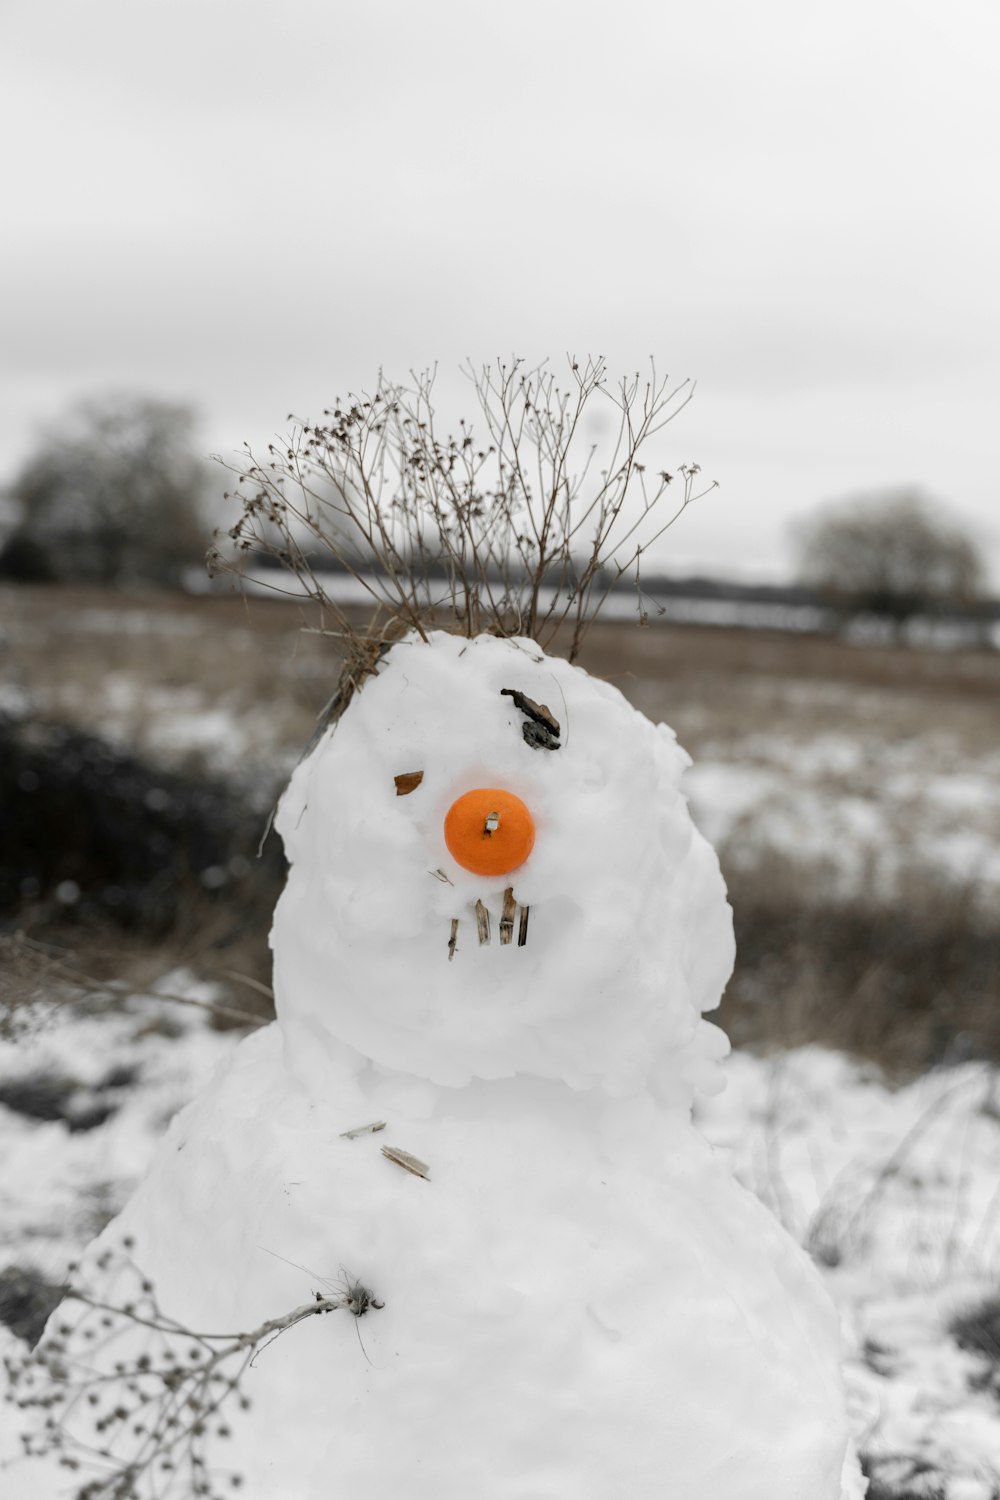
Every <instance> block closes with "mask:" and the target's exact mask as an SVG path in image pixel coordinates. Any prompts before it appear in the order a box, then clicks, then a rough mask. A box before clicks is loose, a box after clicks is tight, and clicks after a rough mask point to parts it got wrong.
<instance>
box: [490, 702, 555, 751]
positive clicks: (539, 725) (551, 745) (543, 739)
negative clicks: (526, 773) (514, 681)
mask: <svg viewBox="0 0 1000 1500" xmlns="http://www.w3.org/2000/svg"><path fill="white" fill-rule="evenodd" d="M500 696H501V697H502V698H513V700H514V706H515V707H516V708H519V709H520V710H521V712H522V713H523V714H524V715H525V716H526V718H527V721H528V722H527V723H526V724H525V725H524V726H523V730H522V733H523V734H524V738H525V742H526V743H527V744H529V745H530V746H531V748H532V749H533V750H558V749H559V735H560V732H561V731H560V728H559V720H558V719H557V718H556V716H555V714H554V713H553V712H552V710H551V708H549V706H548V704H547V703H536V702H535V700H534V698H529V697H528V695H527V693H521V692H519V691H518V690H517V688H501V689H500Z"/></svg>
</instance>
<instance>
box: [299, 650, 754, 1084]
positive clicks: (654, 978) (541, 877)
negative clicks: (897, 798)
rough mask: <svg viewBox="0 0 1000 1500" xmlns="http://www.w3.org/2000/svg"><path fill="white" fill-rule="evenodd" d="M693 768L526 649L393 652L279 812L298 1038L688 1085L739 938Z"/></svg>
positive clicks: (460, 1075) (375, 1054)
mask: <svg viewBox="0 0 1000 1500" xmlns="http://www.w3.org/2000/svg"><path fill="white" fill-rule="evenodd" d="M687 763H688V761H687V757H686V756H685V754H684V752H683V751H681V750H680V749H679V747H678V746H677V744H676V742H675V740H674V738H673V736H672V735H671V734H670V732H669V731H667V730H665V729H663V728H662V726H661V727H660V728H655V727H654V726H653V725H652V724H651V723H650V722H649V721H648V720H647V719H645V718H644V717H643V716H642V715H640V714H638V713H637V712H636V711H635V710H634V709H632V708H631V707H630V706H629V704H628V703H627V702H626V701H625V699H624V698H622V696H621V694H620V693H618V692H617V691H616V690H615V689H614V688H611V687H609V686H608V685H607V684H606V683H602V682H598V681H596V680H594V679H593V678H590V677H589V676H587V674H586V673H584V672H583V671H581V670H580V669H578V668H574V667H570V666H569V665H568V664H567V663H565V662H563V661H560V660H556V659H552V658H549V657H546V656H544V655H543V653H542V652H541V651H540V650H539V649H538V647H536V646H535V645H534V644H533V643H531V642H529V641H526V640H498V639H495V638H493V637H485V636H484V637H479V638H477V639H475V640H471V641H470V640H466V639H463V638H460V637H456V636H449V635H443V634H435V635H434V636H432V638H431V640H430V642H429V643H427V642H418V641H413V640H408V641H405V642H402V643H400V644H399V645H397V646H394V647H393V649H392V651H391V652H390V653H389V656H388V658H387V660H386V662H385V663H384V664H383V665H382V667H381V668H380V671H379V674H378V676H377V677H375V678H373V679H370V680H369V681H368V682H367V683H366V684H365V686H364V688H363V689H362V691H361V692H360V693H359V694H358V695H357V696H356V697H355V699H354V701H353V702H352V703H351V705H350V707H349V709H348V710H347V712H346V713H345V715H344V717H343V719H342V720H341V721H340V723H339V724H337V725H336V726H335V727H334V728H332V729H331V730H330V731H329V732H328V733H327V735H326V736H325V737H324V738H323V740H322V741H321V742H320V743H319V745H318V746H317V748H316V749H315V751H314V752H313V753H312V755H311V756H310V757H309V759H308V760H307V761H306V762H304V763H303V765H302V766H300V767H299V769H298V770H297V772H296V773H295V776H294V777H293V780H292V783H291V786H290V787H289V790H288V792H287V793H286V795H285V797H284V798H283V800H282V805H281V809H280V813H279V818H278V828H279V831H280V832H281V835H282V837H283V839H284V840H285V845H286V849H287V851H288V854H289V858H290V860H291V862H292V870H291V873H290V876H289V881H288V886H287V889H286V891H285V893H284V895H283V896H282V899H281V901H280V903H279V906H278V911H277V913H276V918H275V926H274V933H273V937H272V942H273V946H274V954H275V988H276V994H277V1000H278V1013H279V1019H280V1021H281V1024H282V1026H283V1028H284V1029H285V1031H286V1034H287V1036H288V1039H289V1044H290V1045H291V1046H292V1047H293V1048H294V1046H295V1044H296V1037H297V1036H298V1037H299V1038H300V1040H301V1042H302V1044H303V1045H308V1046H316V1045H317V1044H321V1043H322V1039H323V1038H324V1037H329V1038H333V1039H338V1040H340V1041H346V1042H347V1043H349V1044H350V1045H351V1046H353V1047H355V1048H356V1049H357V1050H358V1051H359V1052H361V1053H362V1054H363V1055H365V1056H367V1057H370V1058H372V1059H373V1060H375V1061H376V1062H379V1063H382V1064H384V1065H387V1066H389V1067H392V1068H396V1069H400V1070H404V1071H408V1072H412V1073H415V1074H418V1075H420V1076H424V1077H428V1078H431V1079H433V1080H434V1081H435V1082H438V1083H445V1084H461V1083H464V1082H465V1081H467V1079H469V1078H470V1077H473V1076H479V1077H485V1078H492V1077H504V1076H508V1075H510V1074H513V1073H519V1072H524V1073H533V1074H538V1075H541V1076H545V1077H559V1078H564V1079H565V1080H566V1081H568V1082H570V1083H571V1084H573V1085H574V1086H575V1087H586V1086H591V1085H595V1084H605V1085H607V1086H609V1087H612V1088H614V1089H615V1090H616V1091H625V1090H628V1089H631V1088H633V1087H637V1086H639V1085H640V1084H641V1083H642V1081H644V1080H645V1079H646V1078H647V1076H649V1075H650V1074H656V1073H657V1072H658V1071H659V1072H661V1073H663V1071H664V1069H666V1070H667V1071H669V1070H670V1069H669V1059H670V1058H671V1057H673V1058H675V1059H678V1060H679V1059H680V1058H681V1057H682V1056H683V1058H685V1059H686V1060H687V1061H685V1063H684V1067H685V1068H688V1064H689V1063H691V1061H692V1058H693V1057H694V1056H695V1055H696V1054H698V1052H699V1047H698V1045H697V1041H696V1037H697V1027H698V1018H699V1016H700V1013H701V1011H702V1010H705V1009H709V1008H711V1007H712V1006H714V1005H715V1004H717V1003H718V999H719V995H720V993H721V988H722V985H723V984H724V982H725V979H726V978H727V977H728V974H729V971H730V968H731V963H732V932H731V922H730V917H729V910H728V907H727V905H726V902H725V893H724V888H723V885H722V881H721V877H720V875H719V872H718V865H717V862H716V861H715V857H714V855H713V854H712V852H711V850H710V849H709V847H708V845H707V844H705V842H704V840H703V839H702V838H701V837H700V835H698V834H697V832H696V831H695V829H694V826H693V824H692V823H691V819H690V816H689V814H688V810H687V805H686V802H685V800H684V798H683V796H682V795H681V793H680V791H679V781H680V776H681V773H682V771H683V769H684V767H685V765H686V764H687ZM692 1049H693V1051H692ZM688 1071H690V1068H688Z"/></svg>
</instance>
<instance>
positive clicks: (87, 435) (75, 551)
mask: <svg viewBox="0 0 1000 1500" xmlns="http://www.w3.org/2000/svg"><path fill="white" fill-rule="evenodd" d="M193 433H194V414H193V412H192V411H191V409H190V408H189V407H187V406H183V405H176V404H173V403H170V402H166V401H159V400H154V399H151V398H146V397H141V396H106V397H102V398H100V399H96V400H91V401H85V402H82V403H80V404H79V405H78V406H76V407H74V408H73V409H72V410H71V411H70V412H69V413H68V414H67V415H66V416H65V417H64V418H63V419H62V420H61V421H60V422H59V423H58V424H57V425H55V426H53V427H51V428H50V429H49V430H47V431H46V432H44V433H43V435H42V438H41V440H40V442H39V444H38V446H37V448H36V450H35V452H34V453H33V454H32V455H31V456H30V457H29V458H28V460H27V461H26V463H25V464H24V465H23V466H22V468H21V470H20V472H19V473H18V474H17V475H16V476H15V478H14V480H13V483H12V484H11V485H10V486H9V487H8V488H7V492H6V498H7V500H8V501H9V502H12V504H13V508H14V511H15V514H16V520H15V523H14V526H13V529H12V530H11V532H10V533H9V535H8V536H7V537H6V539H5V541H4V544H3V547H2V549H0V577H5V578H8V579H13V580H16V581H19V582H26V583H27V582H30V583H70V582H72V583H88V584H96V585H99V586H104V587H130V586H134V585H144V584H145V585H157V586H161V587H166V588H176V587H178V586H179V585H181V583H182V582H183V580H184V575H185V573H186V572H187V570H188V569H190V568H192V567H194V568H197V567H198V566H200V565H201V563H202V561H203V559H204V555H205V550H206V547H207V545H208V540H209V535H208V533H209V527H208V521H207V513H206V492H207V487H208V478H209V473H210V470H209V468H208V466H207V465H206V464H205V463H204V462H203V460H202V459H200V458H199V457H197V456H196V453H195V450H194V441H193Z"/></svg>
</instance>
